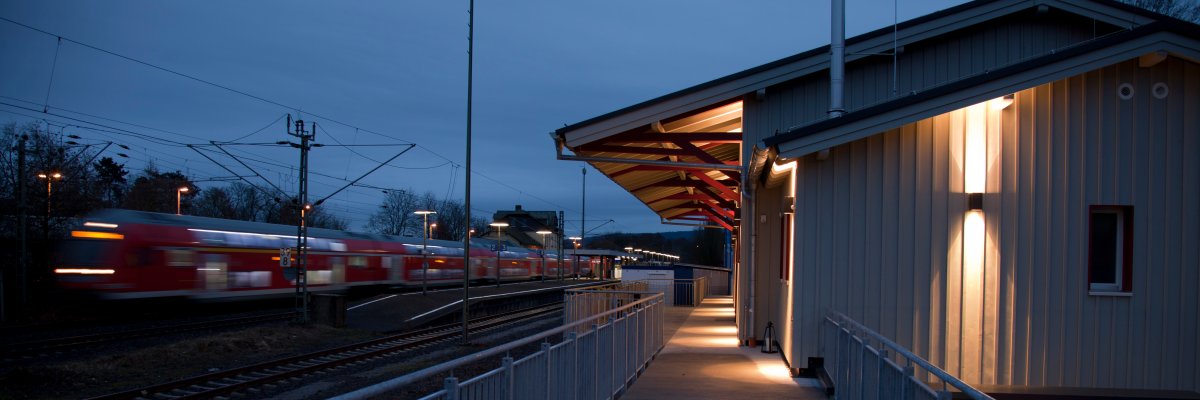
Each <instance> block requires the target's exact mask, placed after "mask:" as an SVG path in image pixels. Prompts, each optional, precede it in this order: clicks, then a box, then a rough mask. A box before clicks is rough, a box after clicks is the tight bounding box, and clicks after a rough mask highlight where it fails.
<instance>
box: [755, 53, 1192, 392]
mask: <svg viewBox="0 0 1200 400" xmlns="http://www.w3.org/2000/svg"><path fill="white" fill-rule="evenodd" d="M1159 82H1162V83H1165V84H1166V85H1167V87H1168V88H1169V95H1168V96H1167V97H1166V98H1165V99H1158V98H1156V97H1155V96H1153V94H1152V89H1151V88H1152V87H1153V86H1154V84H1156V83H1159ZM1122 83H1129V84H1131V85H1133V88H1134V96H1133V97H1132V98H1131V99H1129V100H1122V99H1120V98H1118V95H1117V88H1118V85H1120V84H1122ZM759 105H761V104H750V103H748V106H749V107H748V109H747V111H748V112H757V111H755V110H752V109H753V108H755V107H757V106H759ZM772 106H773V105H772ZM961 114H962V111H961V110H960V111H956V112H952V113H948V114H945V115H941V116H938V117H934V118H930V119H927V120H923V121H919V122H917V123H914V124H909V125H906V126H903V127H901V128H899V129H895V130H892V131H889V132H886V133H884V134H881V135H876V136H873V137H871V138H868V139H864V140H860V141H856V142H853V143H849V144H846V145H843V146H839V147H835V148H833V149H832V151H831V155H830V157H829V159H828V160H825V161H817V160H816V159H815V158H813V157H811V156H810V157H805V158H803V159H801V160H800V164H799V169H798V174H797V182H796V183H797V191H798V192H797V200H796V203H797V209H796V230H795V237H796V239H795V240H796V249H795V251H796V255H795V257H796V263H797V266H796V268H795V271H794V273H793V276H794V281H793V282H794V284H795V285H796V286H795V289H794V293H795V295H796V296H797V298H796V299H795V303H794V305H793V307H794V308H795V311H794V312H795V315H794V316H793V317H794V318H795V320H796V329H795V330H794V331H793V332H791V334H792V335H793V337H794V338H793V343H794V346H793V348H790V349H785V350H786V351H787V356H788V358H789V359H790V360H793V361H794V362H795V363H794V365H793V366H794V367H803V366H804V363H805V359H806V357H810V356H817V355H818V351H819V346H820V343H819V339H818V335H817V334H818V332H819V331H818V329H819V327H820V322H821V318H822V317H823V316H824V315H825V313H826V311H827V310H830V309H834V310H839V311H842V312H844V313H846V314H847V315H849V316H850V317H852V318H855V319H857V320H859V321H860V322H862V323H864V324H866V325H867V326H871V327H874V328H875V329H876V330H878V331H879V332H880V333H882V334H884V335H887V336H889V337H892V338H893V339H895V340H896V341H897V342H898V343H900V344H902V345H905V346H908V347H909V348H910V349H912V350H913V351H915V352H917V353H918V354H921V355H923V356H925V357H927V358H928V359H930V360H931V361H933V362H934V363H936V364H938V365H940V366H943V367H945V368H946V369H948V370H950V372H952V373H955V374H958V375H961V376H974V377H975V378H973V379H972V380H973V381H975V382H977V383H986V384H1011V385H1031V386H1068V387H1117V388H1150V389H1182V390H1200V383H1198V382H1200V365H1198V361H1197V360H1200V345H1198V342H1200V340H1198V339H1197V338H1198V337H1200V330H1198V328H1200V327H1198V326H1197V324H1198V321H1197V320H1198V319H1200V318H1198V317H1200V65H1197V64H1195V63H1191V62H1188V61H1184V60H1181V59H1177V58H1169V59H1168V60H1166V61H1164V62H1162V63H1160V64H1158V65H1156V66H1154V67H1152V68H1141V67H1139V66H1138V63H1137V61H1136V60H1130V61H1128V62H1123V63H1120V64H1118V65H1114V66H1110V67H1106V68H1103V69H1100V70H1097V71H1093V72H1089V73H1087V74H1083V75H1080V76H1076V77H1073V78H1069V79H1065V80H1061V81H1057V82H1053V83H1050V84H1046V85H1042V86H1039V87H1036V88H1032V89H1028V90H1025V91H1022V92H1020V93H1017V95H1016V100H1015V102H1014V104H1013V105H1012V106H1010V107H1009V108H1008V109H1006V110H1005V111H1003V114H1001V118H1002V122H1001V125H1000V127H999V128H998V129H1000V131H1001V132H1002V134H1001V135H999V136H998V137H997V135H993V137H992V138H991V139H992V143H993V145H992V147H993V148H995V147H999V151H998V153H997V154H996V158H995V159H994V163H993V164H992V165H990V166H989V178H988V180H989V182H988V187H989V190H988V191H989V193H988V194H986V195H985V201H984V208H983V210H984V212H985V215H986V223H987V246H988V249H987V250H988V251H987V252H986V254H987V263H986V267H985V268H986V271H985V273H984V277H985V278H984V279H985V280H986V282H985V283H984V285H983V287H984V291H985V294H983V296H984V303H983V304H984V306H985V310H984V316H983V325H984V326H983V327H980V328H981V329H982V337H976V338H964V337H963V335H961V334H960V333H959V332H960V329H961V327H959V326H958V324H959V323H960V316H961V314H960V309H959V307H960V304H959V302H960V301H961V298H962V296H963V295H969V294H963V293H962V292H961V287H960V284H961V277H960V272H959V271H960V269H961V250H960V249H961V247H960V246H961V242H960V239H959V235H960V234H961V231H962V218H963V217H962V216H963V214H964V212H965V211H966V199H965V195H964V194H962V193H961V188H962V186H961V180H962V175H961V174H962V173H961V152H959V151H955V150H953V149H956V148H960V147H959V146H961V138H960V137H959V136H958V135H961V133H960V132H961V129H962V124H963V117H962V116H961ZM755 115H758V114H755ZM747 123H748V124H753V121H752V119H748V120H747ZM765 192H766V191H764V194H765ZM769 197H770V196H762V197H760V199H764V200H763V201H760V202H759V204H758V207H760V210H769V207H768V206H766V204H763V203H764V202H765V201H766V200H765V199H768V198H769ZM776 197H778V196H776ZM1091 204H1122V205H1131V206H1133V208H1134V213H1133V214H1134V218H1135V220H1134V229H1135V231H1134V259H1133V269H1134V275H1133V276H1134V287H1133V293H1134V294H1133V296H1132V297H1099V296H1090V295H1089V294H1088V292H1087V212H1088V206H1089V205H1091ZM776 209H777V207H776ZM760 213H761V212H760ZM766 225H770V224H766ZM762 229H770V227H769V226H764V227H763V228H762ZM766 234H767V233H766V232H760V236H759V238H760V243H763V242H767V241H765V240H763V239H764V238H765V237H764V236H762V235H766ZM766 247H769V245H765V244H764V248H763V249H762V250H761V251H764V252H767V253H770V252H773V251H774V249H768V248H766ZM766 255H767V254H764V253H760V257H762V256H766ZM768 260H769V258H764V259H762V262H765V261H768ZM762 262H760V263H759V265H758V266H757V267H758V268H759V271H764V270H766V271H769V270H770V269H769V265H770V264H766V265H764V264H763V263H762ZM970 341H977V342H975V343H968V342H970ZM970 348H977V349H981V350H980V351H981V352H982V354H981V355H976V356H974V357H972V356H971V355H964V354H961V353H960V350H959V349H970Z"/></svg>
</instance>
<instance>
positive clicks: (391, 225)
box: [367, 190, 421, 236]
mask: <svg viewBox="0 0 1200 400" xmlns="http://www.w3.org/2000/svg"><path fill="white" fill-rule="evenodd" d="M419 206H420V199H419V198H417V196H416V195H415V194H413V193H412V192H411V191H408V190H392V191H388V192H387V195H386V196H384V198H383V204H382V205H380V210H379V211H376V212H375V214H373V215H371V218H370V219H369V220H368V221H367V229H370V230H371V231H372V232H376V233H382V234H385V235H406V234H407V235H413V236H415V235H414V234H415V233H416V232H419V231H420V230H421V227H420V226H421V222H420V221H419V220H418V219H417V218H416V216H415V215H413V211H416V210H417V208H418V207H419Z"/></svg>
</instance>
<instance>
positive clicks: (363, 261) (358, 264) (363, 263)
mask: <svg viewBox="0 0 1200 400" xmlns="http://www.w3.org/2000/svg"><path fill="white" fill-rule="evenodd" d="M350 266H351V267H354V268H366V267H367V257H365V256H350Z"/></svg>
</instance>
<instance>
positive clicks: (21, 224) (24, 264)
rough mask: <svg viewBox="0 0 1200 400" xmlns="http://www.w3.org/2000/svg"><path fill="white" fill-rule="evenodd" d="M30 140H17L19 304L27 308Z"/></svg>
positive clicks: (0, 313)
mask: <svg viewBox="0 0 1200 400" xmlns="http://www.w3.org/2000/svg"><path fill="white" fill-rule="evenodd" d="M28 140H29V135H26V134H21V138H20V140H18V141H17V193H18V194H17V215H18V217H17V241H19V242H20V249H18V251H20V253H19V254H17V257H18V260H19V261H18V262H17V306H18V307H20V308H19V309H21V310H24V309H25V293H26V290H25V273H26V270H27V269H28V268H29V267H28V264H29V250H28V248H27V244H26V242H27V241H28V239H27V235H28V229H29V227H28V226H27V225H26V224H27V221H26V212H27V210H26V205H25V185H26V184H27V183H26V182H25V177H26V172H25V151H26V149H25V144H26V142H27V141H28ZM3 279H4V274H3V273H0V320H6V318H7V314H6V312H5V310H6V307H5V304H4V281H3Z"/></svg>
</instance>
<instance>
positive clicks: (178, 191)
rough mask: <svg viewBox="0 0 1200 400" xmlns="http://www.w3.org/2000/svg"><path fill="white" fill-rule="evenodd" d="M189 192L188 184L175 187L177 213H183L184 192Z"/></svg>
mask: <svg viewBox="0 0 1200 400" xmlns="http://www.w3.org/2000/svg"><path fill="white" fill-rule="evenodd" d="M187 192H188V188H187V186H184V187H181V188H179V189H175V215H183V208H182V205H183V194H184V193H187Z"/></svg>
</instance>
